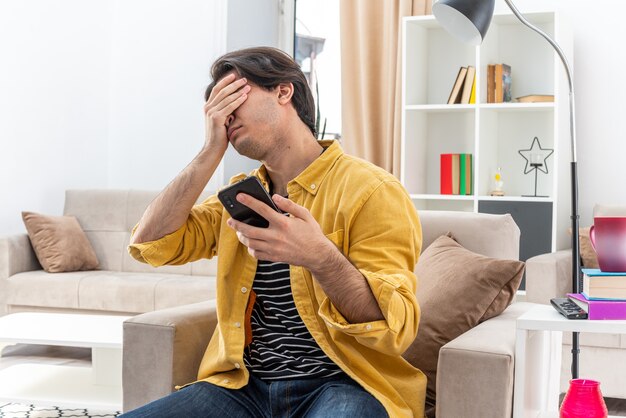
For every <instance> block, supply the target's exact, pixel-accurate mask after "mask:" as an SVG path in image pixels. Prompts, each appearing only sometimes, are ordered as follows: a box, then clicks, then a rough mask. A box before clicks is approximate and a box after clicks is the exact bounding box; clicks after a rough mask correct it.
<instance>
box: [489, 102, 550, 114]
mask: <svg viewBox="0 0 626 418" xmlns="http://www.w3.org/2000/svg"><path fill="white" fill-rule="evenodd" d="M478 107H479V108H480V109H485V110H495V111H498V112H519V111H541V110H544V111H546V112H552V111H554V102H543V103H515V102H509V103H482V104H479V105H478Z"/></svg>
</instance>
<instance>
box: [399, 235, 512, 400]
mask: <svg viewBox="0 0 626 418" xmlns="http://www.w3.org/2000/svg"><path fill="white" fill-rule="evenodd" d="M415 272H416V274H417V277H418V280H419V285H418V289H417V292H416V295H417V299H418V301H419V303H420V308H421V319H420V324H419V330H418V335H417V338H416V339H415V341H414V342H413V344H412V345H411V347H409V349H408V350H407V351H406V352H405V353H404V357H405V358H406V359H407V360H408V361H409V362H411V364H413V365H414V366H415V367H417V368H419V369H420V370H421V371H422V372H424V374H426V376H427V377H428V387H427V393H426V396H427V404H428V405H433V404H434V402H435V398H436V393H435V392H436V391H435V388H436V377H437V360H438V357H439V349H440V348H441V346H443V345H444V344H446V343H448V342H449V341H451V340H453V339H454V338H456V337H458V336H459V335H461V334H463V333H464V332H465V331H467V330H469V329H471V328H473V327H474V326H476V325H477V324H479V323H480V322H483V321H486V320H487V319H489V318H492V317H494V316H497V315H499V314H500V313H501V312H502V311H504V309H506V307H507V306H509V304H510V303H511V301H512V300H513V298H514V297H515V292H516V291H517V288H518V287H519V284H520V281H521V279H522V275H523V272H524V263H523V262H521V261H517V260H500V259H495V258H490V257H486V256H483V255H480V254H476V253H473V252H471V251H469V250H467V249H465V248H463V247H462V246H461V245H460V244H459V243H457V242H456V241H455V240H454V239H453V238H452V237H451V236H450V235H443V236H441V237H439V238H438V239H436V240H435V241H434V242H433V243H432V244H431V245H430V246H429V247H428V248H427V249H426V250H424V252H423V253H422V255H421V257H420V259H419V262H418V263H417V267H416V269H415Z"/></svg>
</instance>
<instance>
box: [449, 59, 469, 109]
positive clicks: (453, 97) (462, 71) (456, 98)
mask: <svg viewBox="0 0 626 418" xmlns="http://www.w3.org/2000/svg"><path fill="white" fill-rule="evenodd" d="M466 74H467V67H461V68H459V73H458V74H457V76H456V80H455V81H454V85H453V86H452V90H451V91H450V96H449V97H448V104H455V103H461V93H462V92H463V82H464V81H465V75H466Z"/></svg>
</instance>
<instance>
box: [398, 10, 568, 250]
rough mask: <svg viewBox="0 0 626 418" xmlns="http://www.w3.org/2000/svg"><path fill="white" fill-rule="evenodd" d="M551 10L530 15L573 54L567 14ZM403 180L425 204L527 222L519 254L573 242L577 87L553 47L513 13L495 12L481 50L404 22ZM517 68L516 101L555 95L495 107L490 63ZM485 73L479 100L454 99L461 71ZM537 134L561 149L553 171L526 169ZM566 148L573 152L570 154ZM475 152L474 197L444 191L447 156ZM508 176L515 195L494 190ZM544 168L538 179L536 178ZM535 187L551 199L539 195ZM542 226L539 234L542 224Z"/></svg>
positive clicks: (432, 25) (425, 22)
mask: <svg viewBox="0 0 626 418" xmlns="http://www.w3.org/2000/svg"><path fill="white" fill-rule="evenodd" d="M548 9H549V7H548V8H546V7H538V8H535V11H525V12H524V15H525V17H526V18H527V19H528V20H529V21H530V22H532V23H533V24H536V25H537V26H538V27H539V29H541V30H542V31H544V32H545V33H546V34H548V36H550V37H552V38H553V39H554V40H555V41H556V42H557V43H558V44H559V45H560V47H561V48H562V49H563V51H564V52H565V54H566V56H568V58H570V59H571V57H572V52H573V44H572V39H573V38H572V29H571V25H570V24H569V22H568V19H567V17H565V18H564V17H563V16H560V15H557V12H556V11H555V10H548ZM402 45H403V48H402V114H401V117H402V124H401V129H402V133H401V147H400V150H401V156H400V180H401V181H402V184H403V185H404V186H405V188H406V189H407V190H408V191H409V193H410V194H411V199H412V201H413V204H414V205H415V206H416V208H417V209H418V210H458V211H475V212H485V213H501V211H505V210H506V211H508V212H506V213H510V214H511V215H512V216H513V217H514V219H516V222H517V223H518V225H519V224H521V225H522V226H520V232H521V236H520V243H521V244H520V257H521V259H522V260H526V259H528V258H529V257H531V256H534V255H538V254H542V253H545V252H551V251H556V250H557V249H561V248H567V246H569V245H570V244H571V243H570V242H569V239H568V236H567V228H568V227H569V226H570V225H569V224H570V222H569V217H568V215H569V206H570V205H569V203H570V202H569V200H570V192H569V188H568V187H563V184H564V182H567V179H568V178H569V167H568V161H567V159H566V158H563V157H564V156H567V155H568V154H569V152H567V151H568V150H569V135H568V133H569V120H568V118H567V110H568V109H567V104H568V100H567V98H568V96H567V94H568V91H569V90H568V86H567V79H566V77H564V74H563V71H562V65H561V62H560V59H559V57H558V55H557V54H556V53H555V52H554V49H553V48H552V47H551V46H550V45H549V43H547V42H546V40H545V39H543V38H542V37H541V36H538V34H537V33H536V32H534V31H532V30H529V28H528V27H526V26H525V25H524V24H523V23H522V22H520V21H519V20H518V19H517V18H516V17H515V16H514V15H513V14H511V13H506V12H505V13H501V14H500V13H499V14H497V15H494V17H493V20H492V22H491V26H490V28H489V33H488V34H487V36H486V37H485V39H484V41H483V42H482V43H481V44H480V45H478V46H472V45H468V44H464V43H462V42H460V41H458V40H457V39H456V38H453V37H452V36H451V35H449V34H448V33H447V32H446V31H445V30H444V29H443V28H442V27H441V26H440V25H439V23H438V22H437V20H436V19H435V18H434V17H433V16H413V17H406V18H404V19H403V28H402ZM498 63H506V64H508V65H510V66H511V78H512V84H511V97H512V98H516V97H522V96H527V95H532V94H549V95H552V96H554V100H553V101H552V102H535V103H519V102H515V101H512V102H507V103H486V102H487V78H488V77H487V67H488V65H489V64H498ZM468 65H472V66H474V67H475V69H476V89H475V97H476V103H473V104H454V105H449V104H447V101H448V97H449V96H450V91H451V89H452V86H453V85H454V82H455V80H456V77H457V75H458V71H459V68H460V67H467V66H468ZM535 137H537V138H538V139H539V141H540V143H541V147H542V148H544V149H546V148H549V149H553V150H554V153H553V154H552V155H551V156H550V157H549V158H548V159H547V160H546V164H547V167H546V168H547V169H548V173H545V172H538V173H533V172H530V173H527V174H524V171H525V170H526V168H527V167H526V161H525V160H524V158H523V157H522V156H521V155H520V154H519V152H518V151H519V150H526V149H528V148H529V147H530V146H531V144H532V142H533V140H534V138H535ZM564 150H565V152H564ZM442 154H472V156H473V159H472V165H473V166H472V170H473V172H472V181H473V192H474V195H471V196H459V195H440V194H439V191H440V181H441V167H440V161H441V155H442ZM498 171H499V172H500V175H501V178H502V181H503V182H504V185H503V186H502V189H503V190H504V191H505V192H506V193H507V195H506V196H502V197H500V196H489V193H490V192H491V191H492V190H493V189H494V187H495V186H494V184H493V181H494V175H495V173H496V172H498ZM535 174H537V177H535ZM535 190H536V193H537V194H539V195H542V196H549V197H530V196H524V195H530V194H533V193H534V192H535ZM539 229H540V230H539Z"/></svg>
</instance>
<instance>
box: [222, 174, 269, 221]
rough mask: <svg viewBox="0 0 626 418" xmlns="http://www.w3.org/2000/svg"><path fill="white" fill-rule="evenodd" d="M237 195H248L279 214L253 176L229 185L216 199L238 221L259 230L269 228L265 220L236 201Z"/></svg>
mask: <svg viewBox="0 0 626 418" xmlns="http://www.w3.org/2000/svg"><path fill="white" fill-rule="evenodd" d="M239 193H245V194H247V195H250V196H252V197H254V198H255V199H257V200H260V201H261V202H263V203H265V204H266V205H267V206H269V207H271V208H272V209H274V210H275V211H276V212H278V213H281V212H280V210H278V208H277V207H276V205H275V204H274V201H273V200H272V198H271V197H270V195H269V194H268V193H267V191H266V190H265V188H264V187H263V185H262V184H261V182H260V181H259V179H258V178H257V177H255V176H249V177H246V178H245V179H243V180H241V181H238V182H237V183H235V184H231V185H230V186H228V187H226V188H224V189H222V190H220V191H219V192H218V193H217V198H218V199H219V200H220V202H222V205H224V207H225V208H226V210H227V211H228V213H230V216H232V217H233V218H234V219H236V220H238V221H241V222H243V223H245V224H248V225H252V226H256V227H259V228H267V227H268V226H269V222H268V221H267V219H265V218H264V217H262V216H261V215H259V214H258V213H256V212H255V211H253V210H252V209H250V208H249V207H247V206H246V205H244V204H242V203H241V202H239V201H238V200H237V195H238V194H239Z"/></svg>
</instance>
